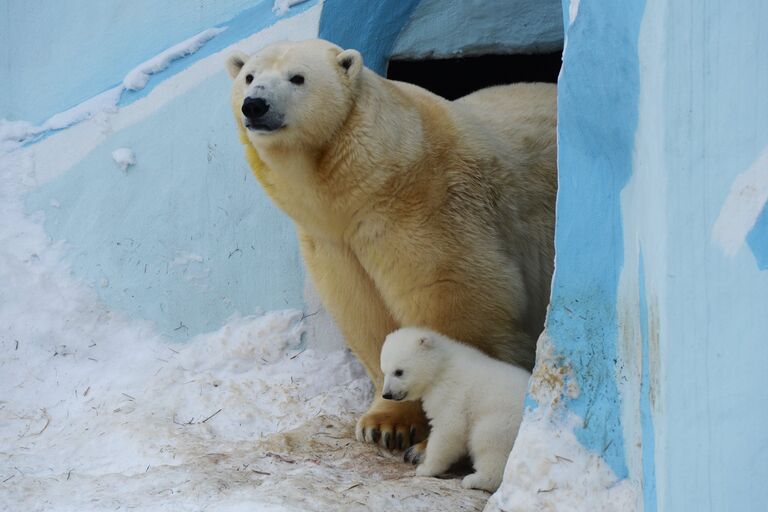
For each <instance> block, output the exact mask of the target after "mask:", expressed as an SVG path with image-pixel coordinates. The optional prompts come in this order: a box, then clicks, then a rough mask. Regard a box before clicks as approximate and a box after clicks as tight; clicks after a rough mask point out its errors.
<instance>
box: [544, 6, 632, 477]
mask: <svg viewBox="0 0 768 512" xmlns="http://www.w3.org/2000/svg"><path fill="white" fill-rule="evenodd" d="M643 6H644V1H643V0H633V1H630V2H622V3H617V2H613V1H612V0H604V1H595V2H583V3H582V4H581V6H580V10H579V14H578V17H577V18H576V20H575V22H574V23H573V24H572V25H571V26H570V27H569V29H568V32H567V36H566V37H567V47H566V49H565V52H564V54H563V68H562V72H561V75H560V82H559V88H558V146H559V156H558V159H559V160H558V162H559V163H558V166H559V169H558V173H559V189H558V202H557V230H556V237H555V247H556V262H555V269H556V270H555V276H554V282H553V286H552V300H551V305H550V311H549V315H548V318H547V331H548V333H549V336H550V337H551V339H552V342H553V344H554V346H555V348H556V350H557V352H558V355H559V356H562V357H563V358H564V360H565V361H566V362H567V364H568V366H569V367H570V368H571V369H572V372H573V375H574V377H575V379H576V381H577V383H578V388H579V390H580V393H579V396H578V397H577V398H576V399H573V400H568V401H567V407H568V408H569V409H570V410H571V411H573V412H575V413H576V414H577V415H578V416H579V417H581V418H582V419H583V423H582V425H581V426H579V427H577V428H576V429H575V434H576V436H577V438H578V439H579V440H580V441H581V442H582V444H584V446H585V447H587V448H588V449H590V450H591V451H593V452H596V453H599V454H601V455H602V456H603V457H604V458H605V460H606V462H608V464H609V465H610V466H611V468H612V469H613V471H614V472H615V473H616V475H617V476H619V477H625V476H627V467H626V463H625V453H624V448H625V446H624V436H623V431H622V426H621V417H620V398H619V394H618V388H617V384H616V378H615V376H616V360H617V357H618V356H617V340H618V324H617V311H616V300H617V288H618V279H619V272H620V270H621V267H622V265H623V243H622V237H623V234H622V223H621V211H620V194H621V190H622V188H623V186H624V185H625V184H626V182H627V180H628V179H629V176H630V174H631V173H632V149H633V147H634V136H635V128H636V126H637V98H638V93H639V80H638V77H639V67H638V60H637V37H638V33H639V29H640V20H641V19H642V14H643ZM568 7H569V6H568V2H565V4H564V12H565V13H566V16H567V13H568ZM567 22H568V20H567V18H566V23H567ZM598 70H599V71H598Z"/></svg>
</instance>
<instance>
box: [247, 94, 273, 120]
mask: <svg viewBox="0 0 768 512" xmlns="http://www.w3.org/2000/svg"><path fill="white" fill-rule="evenodd" d="M241 110H242V111H243V114H244V115H245V117H247V118H248V119H258V118H260V117H261V116H263V115H264V114H266V113H267V111H268V110H269V103H267V102H266V101H265V100H264V98H245V101H243V108H242V109H241Z"/></svg>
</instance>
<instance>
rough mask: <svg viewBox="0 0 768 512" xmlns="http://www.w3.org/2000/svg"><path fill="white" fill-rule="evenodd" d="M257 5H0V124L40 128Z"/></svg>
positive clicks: (250, 0)
mask: <svg viewBox="0 0 768 512" xmlns="http://www.w3.org/2000/svg"><path fill="white" fill-rule="evenodd" d="M261 4H263V5H265V6H266V7H267V9H270V8H271V5H272V2H271V1H269V0H217V1H215V2H213V1H207V0H206V1H201V2H196V3H194V4H192V3H190V2H186V1H184V0H171V1H163V2H155V1H152V0H136V1H133V2H127V1H116V2H114V1H113V2H93V1H90V0H61V1H48V2H45V3H39V4H37V5H32V4H31V3H30V2H25V1H19V0H0V52H2V60H1V62H2V65H0V83H2V84H3V94H2V95H0V118H7V119H10V120H24V121H30V122H32V123H34V124H39V123H41V122H42V121H44V120H45V119H47V118H48V117H50V116H51V115H53V114H55V113H57V112H60V111H62V110H66V109H67V108H69V107H73V106H75V105H77V104H78V103H80V102H82V101H84V100H86V99H88V98H90V97H92V96H94V95H96V94H98V93H100V92H102V91H104V90H106V89H108V88H110V87H112V86H115V85H117V84H118V83H119V82H120V81H121V80H122V78H123V76H124V75H125V73H126V72H127V71H129V70H130V69H131V68H133V67H134V66H136V65H137V64H139V63H141V62H143V61H145V60H146V59H149V58H150V57H152V56H154V55H156V54H158V53H160V52H161V51H163V50H164V49H166V48H167V47H168V46H170V45H172V44H175V43H177V42H180V41H183V40H184V39H186V38H188V37H190V36H193V35H195V34H197V33H198V32H201V31H203V30H205V29H207V28H210V27H213V26H215V25H218V24H221V23H223V22H225V21H227V20H229V19H231V18H233V17H235V16H236V15H238V14H239V13H241V12H242V11H243V10H245V9H247V8H249V7H253V6H256V5H261ZM52 41H55V42H56V43H55V44H51V42H52Z"/></svg>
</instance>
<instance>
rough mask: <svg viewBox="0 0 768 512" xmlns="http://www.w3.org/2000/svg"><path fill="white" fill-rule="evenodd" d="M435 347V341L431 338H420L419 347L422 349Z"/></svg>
mask: <svg viewBox="0 0 768 512" xmlns="http://www.w3.org/2000/svg"><path fill="white" fill-rule="evenodd" d="M433 345H434V341H432V338H430V337H429V336H422V337H421V338H419V346H420V347H421V348H426V349H430V348H432V346H433Z"/></svg>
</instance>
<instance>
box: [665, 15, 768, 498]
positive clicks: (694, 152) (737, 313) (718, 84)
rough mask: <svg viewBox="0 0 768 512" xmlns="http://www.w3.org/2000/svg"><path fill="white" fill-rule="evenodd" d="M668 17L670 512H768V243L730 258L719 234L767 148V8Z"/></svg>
mask: <svg viewBox="0 0 768 512" xmlns="http://www.w3.org/2000/svg"><path fill="white" fill-rule="evenodd" d="M667 9H668V10H667V12H666V15H665V21H666V26H667V27H668V30H667V31H666V54H667V55H668V60H667V61H666V62H665V63H663V64H660V65H662V66H663V68H662V69H661V72H662V73H663V74H664V75H665V79H664V83H665V89H666V94H665V96H664V110H665V116H664V128H663V131H664V133H665V134H666V136H665V140H664V144H665V146H664V148H665V152H664V153H665V168H666V171H667V172H666V174H667V176H668V180H669V181H668V184H667V189H668V214H667V219H668V228H667V229H668V232H667V244H668V262H669V264H668V270H667V273H668V275H667V276H657V277H658V278H659V279H666V280H667V283H668V284H667V289H668V297H667V304H668V308H669V311H668V314H667V319H668V325H667V326H666V331H667V332H666V339H663V345H662V347H661V354H662V368H661V369H660V371H661V372H662V375H665V376H666V378H664V379H663V380H662V390H661V404H660V407H659V413H660V415H661V419H660V421H661V422H663V423H664V425H665V427H664V430H665V431H666V438H665V439H663V440H662V442H663V446H664V450H663V453H661V454H660V455H661V457H659V456H657V463H658V464H659V465H664V466H665V473H666V474H667V475H668V476H667V480H668V481H667V482H666V486H665V492H664V493H663V494H660V496H659V500H660V510H665V511H678V510H702V511H709V510H711V511H722V510H744V511H757V510H765V508H766V503H768V486H766V485H765V483H766V481H768V428H766V425H768V387H766V385H765V374H766V368H768V272H766V270H765V266H764V259H763V258H764V257H765V254H766V253H765V247H766V244H767V243H768V240H767V239H766V238H765V237H766V234H767V233H766V231H765V228H764V227H762V228H761V227H759V226H760V224H759V223H758V227H756V228H755V229H754V230H753V231H752V235H751V237H752V238H751V240H749V243H750V245H751V247H750V245H746V244H745V245H743V246H741V247H740V248H739V250H738V252H737V253H736V255H735V256H734V257H732V258H731V257H727V256H725V255H724V252H723V250H722V248H721V247H720V246H718V245H717V244H715V243H713V237H712V230H713V225H714V223H715V220H716V219H717V218H718V216H719V215H720V213H721V208H722V206H723V205H724V203H725V200H726V197H727V196H728V194H729V192H730V190H731V186H732V184H733V183H734V181H735V179H736V177H737V176H738V175H739V174H740V173H742V172H743V171H745V170H746V169H747V168H749V167H750V165H751V164H752V163H753V162H754V161H755V160H756V159H757V158H758V156H759V155H760V154H761V152H763V151H764V150H765V149H766V148H768V122H766V120H768V65H766V64H767V63H768V34H767V33H766V30H765V23H766V20H768V3H766V2H764V1H763V0H745V1H742V2H738V3H726V2H704V3H702V2H696V1H692V0H680V1H676V2H670V3H669V5H668V7H667ZM763 175H764V176H766V177H768V169H765V172H764V173H763ZM764 219H765V212H763V221H762V222H764ZM733 227H734V229H735V228H736V226H733ZM761 262H763V264H761ZM761 269H762V270H761Z"/></svg>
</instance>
